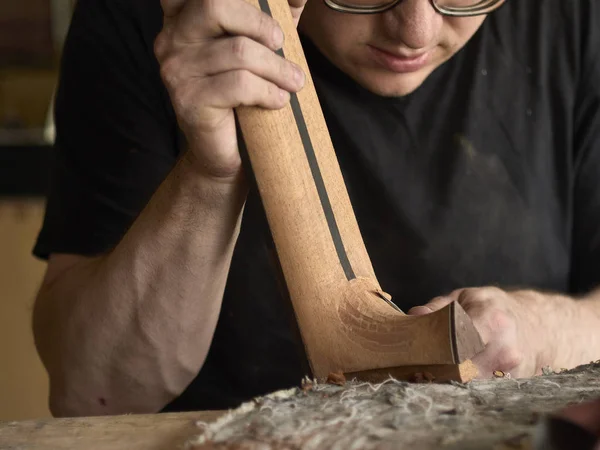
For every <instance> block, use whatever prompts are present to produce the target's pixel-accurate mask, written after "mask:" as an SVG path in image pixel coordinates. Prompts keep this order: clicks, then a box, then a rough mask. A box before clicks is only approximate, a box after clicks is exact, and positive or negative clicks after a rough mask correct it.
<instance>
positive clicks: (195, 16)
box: [174, 0, 283, 50]
mask: <svg viewBox="0 0 600 450" xmlns="http://www.w3.org/2000/svg"><path fill="white" fill-rule="evenodd" d="M224 34H230V35H234V36H238V35H242V36H247V37H249V38H251V39H254V40H255V41H257V42H260V43H262V44H263V45H266V46H267V47H269V48H271V49H273V50H276V49H278V48H281V45H282V43H283V32H282V31H281V28H280V27H279V24H278V23H277V21H276V20H275V19H273V18H272V17H270V16H269V15H268V14H265V13H263V12H261V11H260V10H259V9H258V8H256V7H255V6H254V5H251V4H250V3H248V2H246V1H244V0H188V1H187V2H186V3H185V5H184V7H183V9H182V10H181V12H180V13H179V15H178V17H177V23H176V27H175V31H174V38H175V41H178V42H180V41H181V42H185V43H192V42H198V41H203V40H206V39H210V38H215V37H218V36H222V35H224Z"/></svg>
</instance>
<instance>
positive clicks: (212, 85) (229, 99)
mask: <svg viewBox="0 0 600 450" xmlns="http://www.w3.org/2000/svg"><path fill="white" fill-rule="evenodd" d="M208 80H209V86H208V89H207V92H212V93H213V96H212V99H210V103H209V104H211V105H212V106H214V107H216V108H223V109H228V108H237V107H238V106H242V105H243V106H260V107H263V108H267V109H279V108H282V107H283V106H285V105H286V104H287V102H288V101H289V99H290V95H289V93H288V92H287V91H285V90H283V89H280V88H279V87H278V86H277V85H276V84H274V83H271V82H270V81H267V80H264V79H263V78H261V77H259V76H257V75H255V74H253V73H252V72H249V71H247V70H232V71H230V72H225V73H223V74H220V75H216V76H214V77H211V78H209V79H208Z"/></svg>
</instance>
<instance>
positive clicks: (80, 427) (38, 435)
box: [0, 411, 224, 450]
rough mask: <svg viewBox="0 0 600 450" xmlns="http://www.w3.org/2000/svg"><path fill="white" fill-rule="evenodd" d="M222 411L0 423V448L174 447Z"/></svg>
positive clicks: (118, 449)
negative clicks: (199, 422)
mask: <svg viewBox="0 0 600 450" xmlns="http://www.w3.org/2000/svg"><path fill="white" fill-rule="evenodd" d="M223 414H224V412H223V411H206V412H191V413H169V414H148V415H123V416H109V417H87V418H72V419H44V420H30V421H22V422H0V449H2V450H9V449H10V450H17V449H18V450H67V449H69V450H73V449H82V450H83V449H85V450H176V449H180V448H181V447H182V445H183V444H184V443H185V442H186V440H187V439H189V438H191V437H192V436H194V435H195V434H198V432H199V430H200V428H199V427H198V426H197V425H196V422H198V421H202V422H213V421H214V420H216V419H217V418H218V417H220V416H222V415H223Z"/></svg>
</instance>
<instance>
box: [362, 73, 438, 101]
mask: <svg viewBox="0 0 600 450" xmlns="http://www.w3.org/2000/svg"><path fill="white" fill-rule="evenodd" d="M430 73H431V70H423V71H419V72H414V73H405V74H396V73H390V72H381V71H376V70H369V71H360V72H359V73H355V76H354V77H353V78H354V79H355V80H356V81H357V82H358V83H359V84H360V85H361V86H363V87H364V88H365V89H367V90H369V91H371V92H373V93H374V94H377V95H380V96H382V97H403V96H405V95H409V94H412V93H413V92H414V91H416V90H417V89H418V88H419V87H420V86H421V85H422V84H423V82H424V81H425V80H426V79H427V77H428V76H429V75H430Z"/></svg>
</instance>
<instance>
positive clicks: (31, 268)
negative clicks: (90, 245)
mask: <svg viewBox="0 0 600 450" xmlns="http://www.w3.org/2000/svg"><path fill="white" fill-rule="evenodd" d="M43 215H44V201H43V200H39V199H19V200H16V199H2V200H0V420H23V419H34V418H43V417H50V412H49V411H48V377H47V375H46V371H45V370H44V367H43V366H42V363H41V362H40V359H39V357H38V354H37V352H36V349H35V346H34V344H33V333H32V330H31V309H32V307H33V301H34V299H35V294H36V291H37V289H38V288H39V285H40V283H41V281H42V277H43V275H44V270H45V268H46V264H45V263H44V262H42V261H39V260H37V259H35V258H34V257H33V256H32V254H31V250H32V248H33V245H34V243H35V238H36V236H37V233H38V231H39V229H40V227H41V225H42V219H43Z"/></svg>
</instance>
